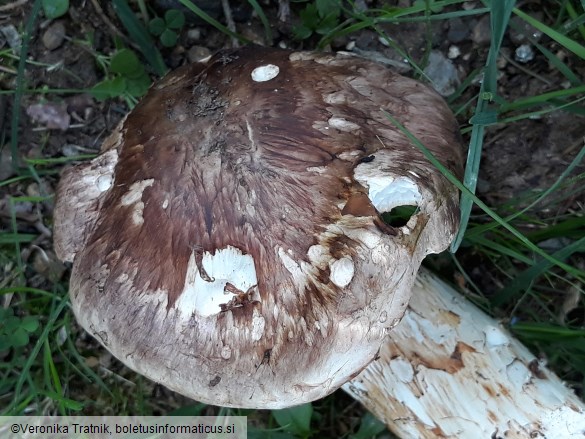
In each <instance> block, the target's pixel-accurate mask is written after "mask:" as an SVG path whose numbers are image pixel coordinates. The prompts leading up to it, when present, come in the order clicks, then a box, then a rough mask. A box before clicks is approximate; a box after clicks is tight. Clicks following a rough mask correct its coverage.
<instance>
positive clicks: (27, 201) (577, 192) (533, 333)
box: [0, 0, 585, 438]
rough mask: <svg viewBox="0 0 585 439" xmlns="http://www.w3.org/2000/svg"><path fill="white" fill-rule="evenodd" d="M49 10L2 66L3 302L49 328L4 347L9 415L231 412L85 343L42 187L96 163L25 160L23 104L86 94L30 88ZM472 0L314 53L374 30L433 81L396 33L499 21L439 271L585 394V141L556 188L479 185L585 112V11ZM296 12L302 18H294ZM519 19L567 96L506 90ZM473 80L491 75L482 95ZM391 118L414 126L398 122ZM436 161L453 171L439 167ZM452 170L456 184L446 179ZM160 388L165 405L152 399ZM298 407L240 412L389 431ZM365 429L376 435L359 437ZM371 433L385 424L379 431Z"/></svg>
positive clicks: (435, 5)
mask: <svg viewBox="0 0 585 439" xmlns="http://www.w3.org/2000/svg"><path fill="white" fill-rule="evenodd" d="M39 3H40V2H39V1H35V2H34V3H33V6H32V9H31V13H30V15H29V17H30V18H29V19H28V21H27V23H26V24H25V26H24V29H23V30H24V32H23V45H22V51H21V53H20V54H19V56H18V57H14V56H11V57H2V58H1V59H0V62H2V63H9V65H6V66H5V67H10V69H8V70H10V71H15V72H16V75H15V76H14V78H13V79H15V87H14V90H8V91H3V92H2V94H4V95H9V97H10V98H11V99H12V102H13V106H12V108H13V112H12V116H11V124H10V130H8V129H7V128H6V127H4V132H1V133H0V136H1V138H2V140H3V142H2V143H1V145H3V144H7V143H9V145H10V150H11V152H12V154H11V157H13V160H14V161H13V163H12V165H13V166H14V167H15V169H16V170H17V172H16V173H15V174H14V175H12V176H10V177H8V178H6V179H4V180H3V181H0V195H1V196H2V198H3V199H4V200H7V202H6V203H5V204H4V205H3V206H4V209H5V210H4V212H3V213H4V214H5V215H7V220H6V221H5V222H3V223H1V224H3V225H4V226H5V228H4V229H0V269H1V270H2V273H1V274H0V300H1V299H3V304H4V306H5V307H8V306H10V307H12V308H13V309H14V310H15V311H16V315H18V316H35V317H36V318H37V319H38V321H39V322H40V327H39V329H38V330H36V331H35V332H34V333H33V334H32V335H31V337H30V341H29V343H27V344H26V345H24V346H18V347H13V348H11V349H10V350H6V348H3V347H2V346H1V345H0V414H9V413H12V414H15V413H25V412H26V413H57V414H72V413H78V412H83V413H92V414H103V413H109V414H161V413H170V412H176V413H190V414H200V413H218V410H220V409H218V408H213V407H207V406H204V405H201V404H196V403H193V402H190V401H188V400H186V399H182V398H180V397H178V396H175V395H169V393H168V392H167V391H165V390H164V389H161V388H159V387H156V386H154V385H153V384H152V383H150V382H149V381H148V380H146V379H143V378H141V377H139V376H137V375H135V374H133V373H132V372H131V371H128V370H127V369H125V368H123V367H122V366H120V365H119V364H118V363H117V362H115V361H112V360H111V359H110V358H109V356H108V355H107V354H104V353H103V351H101V350H99V349H98V345H97V342H95V341H93V340H92V339H90V338H87V336H84V335H83V334H82V333H81V331H80V330H79V328H78V327H77V325H76V323H75V322H74V319H73V317H72V314H71V310H70V308H69V302H68V298H67V278H66V277H60V276H59V274H58V273H59V263H58V261H56V260H55V257H54V254H53V253H52V248H51V245H50V240H48V238H47V236H44V235H43V230H44V229H43V227H42V226H44V227H45V228H47V227H50V225H51V217H50V206H51V205H52V202H53V199H52V195H51V192H47V193H45V192H43V189H42V188H43V187H44V186H45V185H46V182H47V181H49V182H51V183H56V181H57V176H58V173H59V171H60V170H61V169H62V167H63V166H64V165H65V164H67V163H68V162H70V161H72V160H75V161H77V160H81V159H83V158H84V157H79V156H75V157H63V156H59V155H57V156H46V157H45V156H43V155H41V156H40V157H36V158H34V159H33V158H31V159H28V160H16V158H17V157H19V155H18V153H17V152H18V149H19V142H20V139H21V137H20V136H21V135H22V134H21V130H20V129H19V128H20V127H21V124H22V117H21V113H20V111H19V109H20V107H21V105H20V103H21V101H22V100H23V99H25V98H26V97H29V96H31V95H35V94H38V95H39V96H41V95H44V96H47V95H48V94H51V96H54V95H65V94H68V93H78V92H81V91H84V90H62V89H44V90H43V89H34V88H32V89H31V88H27V83H26V75H25V72H26V71H27V69H40V68H42V67H41V66H35V65H32V64H27V62H26V61H31V60H29V56H28V55H29V53H28V49H29V46H28V44H29V42H28V37H29V36H30V35H32V34H33V31H34V29H35V26H38V22H39V21H40V20H39V19H38V16H37V14H38V10H39ZM181 3H183V4H185V5H186V6H187V7H189V8H190V9H191V10H192V11H194V12H195V13H196V14H197V15H199V16H200V17H201V18H203V19H204V21H205V22H206V23H208V24H209V25H210V26H213V27H215V28H216V29H219V30H220V31H221V32H224V33H225V34H226V35H228V36H229V37H234V38H237V39H240V40H242V38H241V36H240V35H236V34H233V32H232V31H229V30H228V29H227V28H226V27H225V26H224V25H223V24H221V23H220V22H218V21H217V20H215V19H213V18H212V17H210V16H208V15H206V14H205V13H204V12H203V11H201V10H199V9H197V7H196V6H194V5H193V4H191V2H189V1H187V0H181ZM462 3H463V2H462V0H445V1H431V0H426V1H418V2H414V4H413V5H412V6H410V7H406V8H398V7H386V8H379V9H369V10H367V11H359V10H354V9H352V8H351V3H350V6H345V7H344V13H343V14H342V16H341V17H340V18H339V20H338V22H337V23H336V25H335V26H334V27H333V28H331V29H329V30H328V31H327V32H324V33H321V34H315V35H313V36H312V37H311V38H310V39H309V40H307V41H305V42H304V46H305V47H325V46H326V45H327V44H329V43H331V42H332V41H333V40H334V39H335V38H341V37H343V36H346V35H355V34H356V33H358V32H360V31H362V30H364V29H367V30H370V31H373V32H376V33H377V34H378V35H379V36H380V38H382V39H383V40H385V41H386V42H388V43H390V44H391V45H392V46H393V47H395V49H397V51H398V53H400V54H401V56H403V57H404V59H406V60H408V62H409V63H410V64H411V66H412V68H413V71H414V73H415V75H416V76H418V77H420V78H423V79H424V62H425V58H424V57H423V58H422V59H415V57H414V56H412V55H411V54H410V53H409V52H408V49H407V48H405V47H400V46H399V44H398V43H397V42H396V39H395V38H392V35H389V33H388V32H389V31H388V29H390V27H389V26H396V25H408V24H414V23H422V25H423V26H425V27H427V31H426V32H424V34H425V35H427V36H429V37H428V38H429V40H427V41H424V42H421V45H422V46H425V47H432V41H430V36H431V35H432V32H430V31H428V30H430V29H431V26H432V25H433V24H434V23H442V22H444V21H445V20H450V19H453V18H461V19H463V20H467V19H471V18H479V17H481V16H482V15H483V14H486V13H490V14H491V15H492V17H493V21H492V25H491V28H492V40H491V44H490V47H489V48H488V49H486V50H485V51H479V52H478V53H479V55H481V56H482V57H483V59H484V62H483V63H482V65H481V66H478V68H477V69H476V70H475V72H469V78H468V80H465V81H463V82H462V84H461V86H460V87H459V89H458V90H457V91H456V92H455V93H454V94H453V95H452V96H451V97H449V98H448V102H449V104H450V106H451V107H452V109H453V111H454V112H455V113H456V114H457V115H458V119H459V121H460V123H461V132H462V133H463V135H464V136H465V138H466V140H467V141H468V143H469V151H470V153H469V154H470V159H469V161H468V167H467V172H466V177H465V181H464V182H459V181H457V180H456V179H455V178H454V176H448V178H449V179H451V180H452V182H453V184H456V185H458V186H459V187H460V189H461V190H462V192H463V200H464V202H463V205H462V209H463V221H462V228H461V235H460V236H459V237H458V239H457V241H456V242H455V243H454V245H453V247H452V249H453V250H457V253H456V254H454V255H447V254H445V255H442V256H440V257H437V258H435V259H432V260H431V263H433V264H435V265H436V266H441V267H442V269H443V270H444V272H446V273H449V272H450V271H458V272H461V273H462V276H463V279H464V285H463V286H464V287H465V288H466V290H467V293H468V294H469V296H470V297H471V298H474V299H475V300H477V303H478V304H479V305H480V306H482V307H483V308H484V309H486V310H487V311H488V312H490V313H491V314H492V315H494V316H497V317H498V318H500V319H502V321H504V322H505V323H507V324H508V326H509V328H510V329H511V330H512V331H513V332H514V333H515V334H516V335H517V336H518V337H519V338H520V339H521V340H522V341H523V342H524V343H526V344H528V345H529V346H530V347H531V348H532V349H533V352H535V353H536V354H537V355H540V356H544V357H546V359H547V360H548V364H549V365H550V367H551V368H552V369H553V370H555V371H556V373H557V374H559V375H560V376H561V377H562V378H563V379H564V380H565V381H567V382H568V383H569V384H571V385H573V386H574V387H575V388H576V389H577V391H578V392H579V393H580V394H581V395H582V394H583V385H584V384H585V383H584V380H585V375H584V371H585V332H584V331H583V329H582V327H583V326H584V325H585V308H584V306H583V298H582V295H583V284H584V281H585V266H583V265H582V264H579V263H578V261H579V257H580V256H579V255H582V253H583V252H584V251H585V218H584V216H583V205H582V203H583V199H582V194H583V193H585V187H584V186H585V173H584V172H583V167H582V159H583V156H584V155H585V148H584V146H583V144H582V143H580V144H577V145H567V148H566V149H571V148H572V149H573V150H574V151H575V153H574V154H572V158H571V159H570V160H567V161H566V166H565V169H564V170H563V171H562V172H561V173H560V174H559V175H558V176H557V178H556V181H554V182H552V183H551V184H550V185H549V186H548V187H544V188H543V187H539V188H534V189H533V190H530V191H527V192H526V193H525V194H523V195H522V196H520V197H517V198H514V199H510V200H508V201H504V202H501V203H499V204H498V203H496V204H494V203H491V204H490V203H487V202H486V201H485V200H482V199H480V198H478V197H477V196H475V195H474V192H475V183H474V182H477V181H478V176H479V171H480V169H481V161H480V158H481V157H482V149H483V147H484V143H485V142H489V141H490V139H492V138H493V137H494V136H496V135H497V133H498V132H501V131H502V130H504V129H506V128H507V127H510V128H512V129H516V128H517V127H521V124H522V123H526V122H528V121H530V120H532V119H534V118H538V117H544V116H545V115H551V114H560V113H561V112H562V114H567V115H580V116H583V115H585V106H584V105H583V100H584V99H585V84H584V83H583V79H582V78H583V75H582V74H583V69H582V68H581V70H579V67H578V66H579V64H581V65H583V63H584V62H585V47H584V40H585V10H584V7H585V6H584V5H583V2H578V1H576V0H563V1H557V2H555V1H549V2H546V3H545V6H546V8H545V11H544V12H545V13H544V15H543V17H544V18H543V19H536V18H534V15H532V14H530V11H529V10H525V9H524V6H523V5H522V8H520V9H519V8H518V5H516V4H515V3H514V2H512V1H501V2H500V1H497V2H496V1H492V2H488V1H485V2H484V6H483V7H482V8H478V9H473V10H465V9H463V8H462V7H461V5H462ZM250 4H251V7H252V8H253V9H254V10H256V13H257V16H258V17H259V19H258V20H259V24H260V25H261V26H262V27H263V29H264V36H265V38H266V39H267V40H271V39H272V38H273V36H274V29H271V26H270V25H269V24H270V23H269V18H268V17H270V16H271V15H270V12H269V11H268V9H266V10H264V9H262V8H263V6H262V5H264V3H262V2H256V1H251V2H250ZM293 6H294V5H293ZM115 8H116V13H117V14H118V15H119V16H120V21H121V22H122V23H123V26H124V29H125V30H126V32H127V34H128V35H129V37H130V39H131V40H132V41H133V42H134V43H135V45H136V47H137V48H139V49H141V51H142V53H143V54H145V55H146V58H145V59H146V62H147V63H148V66H149V68H150V70H151V72H154V73H156V74H158V75H160V74H162V73H163V72H164V71H166V69H167V66H166V65H165V64H164V57H163V56H162V55H161V54H160V52H159V51H158V50H156V51H152V50H149V48H152V47H153V46H152V41H150V40H151V37H150V36H149V35H148V34H147V33H146V34H144V32H143V29H142V27H143V23H142V22H141V21H140V19H139V18H138V17H137V16H136V15H135V11H133V10H131V9H130V8H129V7H128V3H127V2H125V1H116V2H115ZM296 12H298V11H296V10H295V9H294V8H293V15H294V13H296ZM513 17H517V18H518V19H520V20H525V21H526V22H528V23H530V24H531V25H532V26H533V27H534V28H536V29H538V30H539V31H540V32H542V33H543V34H544V36H543V38H542V39H541V40H539V41H532V45H533V47H534V48H535V50H536V51H537V57H539V58H540V59H542V60H546V62H547V63H548V65H549V66H550V67H549V68H550V69H551V70H552V72H550V73H549V76H551V77H553V78H555V79H558V80H559V81H558V82H560V81H564V82H566V86H559V85H556V83H558V82H554V83H553V84H550V85H549V86H548V87H546V88H545V89H544V90H543V91H541V92H538V93H535V94H533V95H531V96H518V95H516V94H514V93H513V90H506V89H505V87H504V88H502V86H501V85H499V84H498V68H497V63H498V53H499V48H500V45H501V44H502V41H504V43H503V44H504V45H505V44H507V43H506V38H507V37H506V35H508V32H509V31H510V27H511V26H517V23H518V22H517V21H516V20H514V19H512V20H511V18H513ZM393 29H397V28H396V27H394V28H393ZM559 51H563V52H564V53H565V54H566V56H565V57H564V59H562V58H561V57H559V56H557V55H558V53H559ZM32 61H34V60H32ZM523 69H524V70H526V71H519V73H517V74H518V75H525V77H526V80H527V81H528V80H529V79H531V78H534V75H538V72H536V71H534V72H533V71H532V70H531V69H532V66H531V65H525V66H524V67H523ZM3 74H4V75H11V74H12V73H3ZM474 78H483V81H482V83H481V87H480V88H479V90H478V89H477V87H476V86H475V85H474ZM85 91H87V90H85ZM510 96H511V97H510ZM388 117H389V119H390V120H392V122H393V123H395V124H396V125H397V126H399V127H401V123H400V121H399V120H398V119H396V118H395V117H394V116H393V115H391V114H389V115H388ZM518 129H519V128H518ZM405 132H406V131H405ZM406 134H407V135H409V136H411V140H412V142H413V144H415V145H416V146H417V147H418V148H420V149H421V150H422V151H423V152H425V154H426V155H427V156H428V158H429V160H431V161H433V158H432V156H430V155H429V153H428V151H425V147H424V145H422V144H421V143H420V142H419V141H418V140H417V139H416V138H414V136H412V135H411V134H410V133H408V132H406ZM50 135H51V134H50V133H48V136H50ZM7 139H9V140H7ZM434 164H435V165H436V166H437V167H439V168H440V169H441V164H440V163H438V162H437V163H434ZM443 172H445V174H446V175H448V172H447V171H446V170H445V169H443ZM31 187H37V188H39V189H38V191H37V192H38V193H34V194H29V193H27V190H28V189H29V188H31ZM580 197H581V198H580ZM39 222H40V225H39ZM458 247H459V248H458ZM43 255H44V256H43ZM39 258H40V260H42V261H45V262H44V267H45V268H46V269H47V270H48V274H45V275H39V273H38V271H37V268H35V263H38V262H35V261H38V260H39ZM41 265H43V264H41ZM475 265H479V266H480V267H481V271H482V272H483V275H484V276H483V278H478V276H477V275H476V274H474V266H475ZM47 267H48V268H47ZM51 270H53V271H51ZM51 273H53V274H51ZM0 303H2V302H0ZM0 340H2V339H1V338H0ZM153 392H159V393H161V394H162V395H163V397H162V398H152V397H151V395H152V394H153ZM159 400H161V401H163V402H162V403H161V402H159ZM296 410H297V411H288V412H284V413H275V414H272V415H270V414H269V413H263V412H260V413H254V414H252V413H251V412H249V411H232V412H230V413H232V414H236V415H237V414H247V415H249V416H251V417H252V418H254V419H257V420H258V422H259V427H257V428H258V429H259V430H254V431H255V432H253V434H256V435H257V436H258V437H278V438H284V437H310V436H312V437H335V436H340V435H345V436H349V435H350V432H353V436H352V437H354V438H358V437H372V436H373V435H374V434H376V432H379V425H377V424H376V423H375V422H373V421H372V420H371V419H370V418H368V415H367V414H364V413H363V412H361V411H360V409H359V407H358V406H357V405H356V404H355V403H352V402H350V400H349V399H348V398H347V397H346V396H344V395H340V394H339V393H338V394H335V395H334V396H333V397H330V398H326V399H325V400H323V401H318V402H315V403H313V404H312V405H310V406H304V407H302V408H301V409H296ZM293 421H294V422H293ZM360 425H362V428H364V430H362V433H357V431H358V428H359V426H360ZM366 425H373V427H372V429H370V430H367V429H365V427H364V426H366ZM255 428H256V427H255Z"/></svg>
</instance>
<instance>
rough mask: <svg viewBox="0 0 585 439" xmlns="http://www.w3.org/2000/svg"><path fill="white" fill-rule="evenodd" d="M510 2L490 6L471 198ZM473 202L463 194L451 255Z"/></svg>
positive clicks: (471, 156) (470, 163)
mask: <svg viewBox="0 0 585 439" xmlns="http://www.w3.org/2000/svg"><path fill="white" fill-rule="evenodd" d="M514 4H515V1H514V0H497V1H492V2H491V30H492V35H491V38H492V39H491V45H490V50H489V52H488V57H487V63H486V67H485V70H484V80H483V82H482V84H481V89H480V93H479V99H478V101H477V107H476V110H475V115H474V118H475V121H474V118H472V123H473V129H472V132H471V141H470V142H469V152H468V155H467V165H466V167H465V177H464V184H465V186H466V188H468V189H469V192H470V193H471V194H475V189H476V187H477V176H478V174H479V164H480V162H481V151H482V149H483V134H484V128H485V126H486V125H487V124H488V123H485V122H479V121H480V120H481V119H482V117H481V116H482V115H485V114H487V113H488V112H490V109H489V103H490V102H491V101H492V100H493V97H494V96H495V95H497V63H496V60H497V57H498V53H499V51H500V46H501V44H502V40H503V38H504V33H505V32H506V29H507V27H508V22H509V20H510V15H511V14H512V9H513V8H514ZM472 207H473V200H472V199H471V198H470V197H469V196H468V195H466V194H465V192H463V194H462V196H461V221H460V223H459V231H458V232H457V235H456V236H455V239H454V240H453V242H452V243H451V252H452V253H455V252H456V251H457V249H458V248H459V246H460V245H461V241H463V237H464V236H465V230H466V229H467V223H468V222H469V216H470V214H471V208H472Z"/></svg>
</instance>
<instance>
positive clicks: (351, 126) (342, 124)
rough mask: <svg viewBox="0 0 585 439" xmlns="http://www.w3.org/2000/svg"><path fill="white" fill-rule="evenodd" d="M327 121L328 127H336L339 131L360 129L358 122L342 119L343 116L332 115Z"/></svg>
mask: <svg viewBox="0 0 585 439" xmlns="http://www.w3.org/2000/svg"><path fill="white" fill-rule="evenodd" d="M327 123H328V124H329V126H330V127H332V128H336V129H338V130H339V131H344V132H347V133H349V132H351V131H356V130H359V129H360V126H359V125H358V124H355V123H353V122H350V121H348V120H346V119H344V118H343V117H332V118H330V119H329V120H328V121H327Z"/></svg>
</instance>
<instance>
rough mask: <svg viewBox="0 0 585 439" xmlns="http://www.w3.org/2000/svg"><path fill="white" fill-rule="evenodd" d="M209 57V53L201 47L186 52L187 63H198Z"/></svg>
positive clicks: (205, 48)
mask: <svg viewBox="0 0 585 439" xmlns="http://www.w3.org/2000/svg"><path fill="white" fill-rule="evenodd" d="M210 55H211V51H210V50H209V49H208V48H207V47H203V46H193V47H191V48H190V49H189V50H188V51H187V59H188V60H189V62H199V61H201V60H202V59H205V58H207V57H208V56H210Z"/></svg>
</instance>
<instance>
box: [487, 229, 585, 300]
mask: <svg viewBox="0 0 585 439" xmlns="http://www.w3.org/2000/svg"><path fill="white" fill-rule="evenodd" d="M584 250H585V237H583V238H581V239H579V240H578V241H575V242H573V243H572V244H570V245H568V246H566V247H565V248H563V249H561V250H559V251H557V252H555V253H553V255H552V256H553V258H555V259H557V260H559V261H563V260H566V259H567V258H568V257H569V256H571V255H572V254H573V253H576V252H582V251H584ZM553 265H554V263H553V262H552V261H550V260H546V259H543V260H542V261H540V262H538V263H536V264H534V265H533V266H532V267H530V268H528V269H526V270H524V271H523V272H522V273H520V274H519V275H518V276H516V278H515V279H514V280H513V281H512V282H511V283H509V284H508V285H507V286H505V287H504V288H502V289H501V290H500V291H498V292H497V293H496V294H495V295H494V296H493V297H492V304H493V305H494V306H502V305H503V304H504V303H506V302H509V301H511V300H514V299H517V296H518V295H519V294H520V293H522V292H523V291H526V290H527V289H528V287H529V285H531V284H532V283H533V282H534V280H535V279H536V278H537V277H538V276H540V275H542V274H544V273H546V272H547V271H548V270H550V268H551V267H552V266H553Z"/></svg>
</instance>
